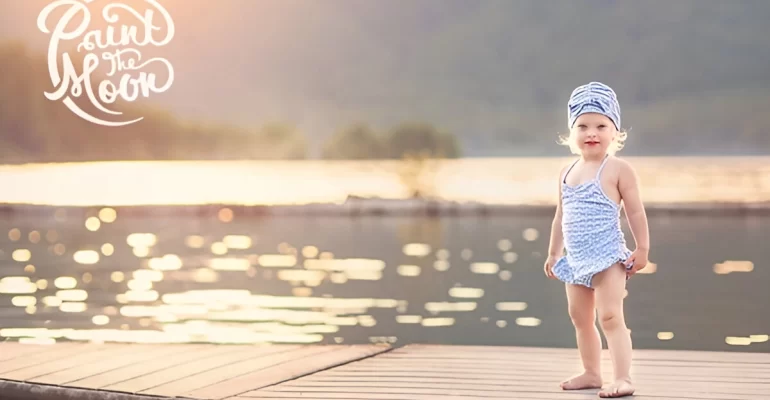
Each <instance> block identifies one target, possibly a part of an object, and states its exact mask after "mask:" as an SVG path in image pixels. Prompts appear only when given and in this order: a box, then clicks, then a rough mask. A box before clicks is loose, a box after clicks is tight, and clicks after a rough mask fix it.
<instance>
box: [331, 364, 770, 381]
mask: <svg viewBox="0 0 770 400" xmlns="http://www.w3.org/2000/svg"><path fill="white" fill-rule="evenodd" d="M575 369H576V366H574V365H563V364H557V365H553V366H550V367H547V366H543V367H539V366H538V367H531V368H527V367H526V366H519V367H518V368H513V367H512V366H509V367H508V368H503V367H501V366H495V365H491V366H484V365H475V366H470V367H468V366H466V365H464V364H460V363H458V364H451V363H445V364H437V365H430V364H424V365H414V364H406V363H405V364H404V365H402V366H398V365H378V364H371V363H370V364H367V365H348V366H345V367H343V368H340V369H339V370H338V372H343V371H345V372H347V371H354V372H378V371H382V372H392V371H398V372H407V373H408V372H466V371H475V372H494V373H513V372H514V371H515V372H516V373H520V374H525V375H537V374H539V373H553V372H558V373H569V372H571V371H574V370H575ZM603 369H610V370H611V369H612V365H611V364H610V365H604V366H603ZM706 371H708V373H709V374H713V375H718V376H722V377H742V378H752V379H765V380H770V371H767V372H763V371H758V372H754V371H752V370H745V369H744V370H735V369H729V368H711V369H708V370H703V369H697V368H674V367H649V366H648V367H645V366H641V367H639V366H633V365H632V367H631V374H632V375H636V374H651V373H654V374H664V375H666V376H671V377H690V376H702V375H703V374H704V373H706Z"/></svg>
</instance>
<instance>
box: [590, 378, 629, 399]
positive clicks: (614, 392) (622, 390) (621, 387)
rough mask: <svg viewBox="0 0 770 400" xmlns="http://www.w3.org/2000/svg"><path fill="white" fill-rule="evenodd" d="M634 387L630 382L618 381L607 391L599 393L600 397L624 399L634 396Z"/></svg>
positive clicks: (603, 390) (608, 387)
mask: <svg viewBox="0 0 770 400" xmlns="http://www.w3.org/2000/svg"><path fill="white" fill-rule="evenodd" d="M634 391H635V390H634V386H633V385H632V384H631V381H630V380H622V379H621V380H617V381H615V382H614V383H613V384H612V385H609V386H607V388H606V389H602V390H600V391H599V397H624V396H631V395H632V394H634Z"/></svg>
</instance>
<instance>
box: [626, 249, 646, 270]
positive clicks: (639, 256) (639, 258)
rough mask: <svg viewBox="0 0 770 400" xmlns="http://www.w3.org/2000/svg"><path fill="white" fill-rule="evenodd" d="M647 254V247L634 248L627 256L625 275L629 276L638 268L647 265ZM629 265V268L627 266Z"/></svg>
mask: <svg viewBox="0 0 770 400" xmlns="http://www.w3.org/2000/svg"><path fill="white" fill-rule="evenodd" d="M648 254H649V250H647V249H636V250H634V252H633V253H631V256H630V257H628V260H626V268H627V269H626V275H628V276H631V275H633V274H635V273H636V272H637V271H639V270H640V269H643V268H644V267H646V266H647V262H648V260H647V256H648ZM629 265H631V268H628V266H629Z"/></svg>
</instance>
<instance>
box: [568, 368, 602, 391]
mask: <svg viewBox="0 0 770 400" xmlns="http://www.w3.org/2000/svg"><path fill="white" fill-rule="evenodd" d="M601 387H602V377H601V376H599V375H596V374H591V373H588V372H584V373H582V374H580V375H576V376H573V377H572V378H569V379H567V380H566V381H564V382H562V383H561V388H562V390H581V389H599V388H601Z"/></svg>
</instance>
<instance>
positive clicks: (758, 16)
mask: <svg viewBox="0 0 770 400" xmlns="http://www.w3.org/2000/svg"><path fill="white" fill-rule="evenodd" d="M231 1H232V3H238V4H231V5H232V6H233V7H236V6H237V7H238V13H237V14H234V15H235V17H233V16H229V17H228V18H229V19H226V18H224V17H221V16H219V17H217V18H212V19H213V20H214V22H212V25H211V26H210V27H209V28H208V30H207V34H208V36H206V38H205V44H200V45H199V47H200V49H201V50H200V51H201V53H200V54H188V53H185V52H184V51H182V49H176V50H175V49H172V48H169V53H170V54H168V58H169V59H172V60H174V63H175V65H176V66H178V67H177V68H179V69H180V70H182V71H183V74H184V75H182V73H180V80H179V82H178V83H175V84H176V85H178V86H175V87H172V89H171V90H170V91H169V93H168V94H167V95H166V94H164V96H167V101H166V103H164V110H160V111H154V112H152V113H151V114H150V117H148V118H147V119H146V120H145V121H143V122H142V123H140V124H137V125H134V126H131V127H126V128H117V129H115V128H109V129H108V128H103V127H98V126H92V125H90V124H88V123H85V122H82V121H80V120H78V119H77V118H73V117H72V116H71V115H70V113H69V111H68V110H66V108H64V107H63V106H61V105H60V104H59V103H52V102H49V101H48V100H46V99H45V98H44V97H43V96H42V91H43V90H48V89H50V88H49V87H48V86H50V83H49V82H48V80H47V79H48V78H47V72H46V71H45V65H44V63H43V60H44V59H43V58H42V57H43V55H42V54H37V53H34V52H33V51H31V50H29V49H24V48H23V47H19V46H18V45H16V44H14V43H5V44H0V66H1V67H2V70H3V74H2V75H0V142H1V143H2V146H0V156H1V157H2V161H3V162H21V161H47V160H56V161H61V160H85V159H114V158H118V159H135V158H139V159H179V158H213V159H224V158H254V159H263V158H303V157H316V156H321V155H325V156H328V157H335V158H339V157H345V158H361V157H393V156H398V155H399V154H401V153H402V152H404V151H408V150H409V149H403V148H398V147H397V146H396V144H401V143H403V140H398V143H391V144H387V141H388V140H395V139H394V138H399V137H401V138H403V137H404V136H403V135H404V133H403V132H401V133H397V132H396V131H398V130H399V129H401V128H403V129H401V130H402V131H404V130H405V131H406V132H409V130H408V129H414V127H415V126H422V127H423V128H422V129H423V133H420V134H419V135H417V137H421V138H423V139H421V140H412V141H411V142H410V143H411V144H410V146H412V147H411V149H412V150H414V149H420V148H422V147H429V148H430V147H433V150H436V151H434V152H436V153H439V154H445V155H450V156H452V155H455V156H456V155H464V156H485V155H494V156H505V155H512V156H513V155H518V156H520V155H563V154H566V153H565V152H566V149H565V148H563V147H561V146H558V145H556V144H555V142H556V139H557V135H558V134H563V133H565V131H566V126H565V125H566V115H565V113H566V111H565V104H566V100H567V96H568V95H569V93H570V91H571V90H572V89H573V88H574V87H575V86H576V85H579V84H582V83H585V82H587V81H589V80H601V81H603V82H606V83H608V84H610V85H611V86H613V87H614V88H615V89H616V91H617V92H618V94H619V96H620V101H621V106H622V108H623V125H624V126H625V127H626V128H628V129H630V133H629V140H628V143H627V146H626V149H624V151H623V153H624V154H637V155H638V154H647V155H648V154H768V153H770V129H769V128H768V127H770V113H768V111H770V25H768V23H767V21H770V2H768V1H764V0H752V1H749V0H735V1H715V0H677V1H664V0H650V1H639V0H582V1H577V0H575V1H570V0H549V1H542V0H517V1H510V0H485V1H480V2H470V1H466V0H389V1H380V2H377V1H352V0H325V1H323V2H304V1H297V0H285V1H282V2H281V1H276V2H272V3H271V1H272V0H270V1H268V0H264V1H265V3H262V2H260V5H259V6H257V5H254V4H255V3H253V2H249V1H246V0H231ZM266 3H271V4H270V7H268V6H266V5H265V4H266ZM177 7H180V6H178V5H177ZM268 8H269V9H270V10H271V11H270V12H272V13H273V15H264V13H265V10H266V9H268ZM170 11H171V12H172V14H173V13H174V12H181V11H182V10H181V9H170ZM233 18H235V19H233ZM260 18H262V20H266V18H268V19H269V18H277V19H276V21H277V20H278V18H279V19H280V23H277V22H276V23H273V24H269V29H270V36H269V37H268V36H265V34H264V32H265V29H267V28H265V26H264V24H258V23H252V22H250V21H256V20H260ZM180 29H181V28H180ZM180 40H181V39H180ZM191 40H193V39H191ZM196 43H197V42H196ZM191 45H192V44H188V45H187V46H191ZM214 48H215V49H216V50H206V49H214ZM212 52H215V53H217V54H223V55H228V56H229V57H231V58H229V59H228V60H232V61H230V62H228V63H223V62H222V60H221V59H219V60H218V61H217V60H216V58H212V57H216V56H215V55H213V53H212ZM233 54H237V57H234V56H232V55H233ZM213 65H216V68H218V71H219V72H218V75H216V76H214V77H212V75H211V72H210V71H211V69H212V68H213ZM184 76H187V77H195V78H196V79H195V88H194V89H195V90H197V91H198V92H195V91H193V88H191V87H188V86H184V85H185V84H186V83H185V81H184ZM176 87H179V89H177V91H176V93H175V88H176ZM182 89H185V90H182ZM196 93H206V94H207V95H205V96H204V95H200V96H198V95H196ZM193 106H195V107H193ZM193 108H194V109H195V110H196V111H195V112H191V111H190V110H191V109H193ZM123 109H125V108H123ZM201 110H205V111H201ZM275 110H278V111H275ZM147 113H148V111H147V110H146V109H143V110H142V114H143V115H147ZM172 115H175V117H172ZM193 119H194V120H195V121H199V120H200V121H212V122H211V123H205V124H201V123H199V122H192V121H193ZM400 127H401V128H400ZM345 132H347V133H345ZM351 132H359V133H357V134H356V133H351ZM361 132H366V134H363V133H361ZM370 132H374V133H378V134H380V136H381V140H380V141H385V142H386V144H382V143H379V142H377V141H376V140H375V141H372V140H373V139H371V138H370V136H372V135H370ZM437 132H441V134H439V133H437ZM447 134H448V135H453V136H454V137H455V138H456V141H457V143H459V147H460V148H459V149H456V148H455V147H456V146H455V145H454V144H453V143H454V142H452V141H451V140H447V137H448V136H447ZM345 135H352V136H350V137H353V138H355V141H354V142H353V143H361V145H360V147H361V150H360V151H358V150H356V146H351V143H348V142H346V141H345V140H341V139H340V138H345V137H347V136H345ZM437 138H438V139H437ZM375 142H377V143H375ZM340 143H345V144H344V146H343V145H342V144H340ZM378 143H379V144H378ZM335 146H342V147H343V148H340V149H335ZM389 146H390V147H389ZM436 146H439V147H440V148H439V149H436V148H435V147H436ZM402 147H403V146H402ZM394 148H396V150H394ZM378 149H379V150H378Z"/></svg>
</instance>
